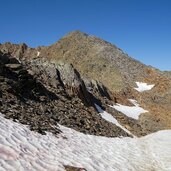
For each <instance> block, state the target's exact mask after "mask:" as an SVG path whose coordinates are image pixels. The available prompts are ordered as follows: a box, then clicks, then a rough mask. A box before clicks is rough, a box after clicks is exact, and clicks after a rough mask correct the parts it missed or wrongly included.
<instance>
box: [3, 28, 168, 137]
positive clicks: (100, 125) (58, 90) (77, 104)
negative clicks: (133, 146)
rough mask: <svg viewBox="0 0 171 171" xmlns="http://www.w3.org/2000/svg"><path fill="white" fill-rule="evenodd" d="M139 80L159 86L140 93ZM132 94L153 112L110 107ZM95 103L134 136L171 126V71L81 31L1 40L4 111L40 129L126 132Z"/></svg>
mask: <svg viewBox="0 0 171 171" xmlns="http://www.w3.org/2000/svg"><path fill="white" fill-rule="evenodd" d="M137 81H138V82H144V83H147V84H154V85H155V86H154V88H152V89H151V90H149V91H144V92H138V91H136V90H135V87H136V84H135V82H137ZM129 99H135V100H137V101H138V103H139V104H140V105H141V106H142V107H143V108H144V109H146V110H148V111H149V112H148V113H144V114H141V115H140V117H139V119H138V120H134V119H131V118H129V117H127V116H126V115H123V114H122V113H120V112H117V111H116V110H115V109H111V108H109V106H108V105H113V104H116V103H119V104H122V105H127V106H132V105H133V104H132V103H131V102H130V101H129ZM94 103H97V104H98V105H99V106H101V107H102V108H104V109H105V110H107V111H108V112H110V113H111V114H112V115H113V116H114V117H115V118H116V119H117V121H118V122H119V123H120V124H121V125H122V126H124V127H126V128H127V129H129V131H131V132H132V133H134V135H137V136H142V135H146V134H148V133H151V132H155V131H158V130H161V129H169V128H171V105H170V104H171V77H170V72H162V71H159V70H157V69H155V68H152V67H150V66H146V65H144V64H142V63H141V62H139V61H137V60H134V59H133V58H131V57H129V56H128V55H127V54H126V53H124V52H123V51H122V50H121V49H119V48H117V47H116V46H114V45H112V44H110V43H108V42H106V41H103V40H101V39H99V38H97V37H94V36H90V35H87V34H85V33H82V32H80V31H75V32H71V33H69V34H67V35H66V36H64V37H63V38H62V39H60V40H59V41H58V42H57V43H55V44H53V45H51V46H48V47H38V48H29V47H28V46H27V45H26V44H20V45H16V44H11V43H5V44H1V45H0V111H1V112H2V113H4V114H5V116H6V117H7V118H13V119H14V120H19V122H21V123H24V124H28V125H30V128H31V129H32V130H36V131H38V132H41V133H45V131H46V130H48V131H51V132H53V133H54V132H55V133H58V132H59V130H58V128H57V127H54V126H55V125H57V123H59V124H62V125H65V126H68V127H71V128H74V129H76V130H78V131H81V132H84V133H87V134H93V135H102V136H119V135H121V136H128V134H127V133H126V132H124V131H123V130H122V129H121V128H119V127H117V126H116V125H114V124H112V123H110V122H107V121H105V120H104V119H103V118H102V117H101V116H100V115H99V114H98V112H97V111H96V108H95V106H94ZM109 128H110V129H109Z"/></svg>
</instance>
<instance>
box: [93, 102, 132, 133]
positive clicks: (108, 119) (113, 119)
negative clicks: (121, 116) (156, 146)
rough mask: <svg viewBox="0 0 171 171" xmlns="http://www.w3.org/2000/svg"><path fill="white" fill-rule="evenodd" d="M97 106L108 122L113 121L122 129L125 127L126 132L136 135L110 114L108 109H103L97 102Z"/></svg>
mask: <svg viewBox="0 0 171 171" xmlns="http://www.w3.org/2000/svg"><path fill="white" fill-rule="evenodd" d="M95 106H96V109H97V111H98V112H99V113H100V115H101V117H102V118H103V119H105V120H106V121H108V122H111V123H113V124H115V125H116V126H118V127H120V128H121V129H123V130H124V131H125V132H126V133H128V134H130V135H132V136H134V135H133V134H132V133H131V132H130V131H129V130H128V129H126V128H125V127H123V126H122V125H121V124H120V123H119V122H118V121H117V120H116V119H115V118H114V117H113V116H112V115H111V114H109V113H107V112H106V111H104V110H103V109H101V107H100V106H98V105H97V104H95Z"/></svg>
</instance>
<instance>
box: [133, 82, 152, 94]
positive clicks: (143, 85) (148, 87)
mask: <svg viewBox="0 0 171 171" xmlns="http://www.w3.org/2000/svg"><path fill="white" fill-rule="evenodd" d="M135 83H136V84H137V88H134V89H135V90H137V91H139V92H143V91H147V90H151V89H152V88H153V87H154V86H155V85H154V84H151V85H148V84H147V83H142V82H135Z"/></svg>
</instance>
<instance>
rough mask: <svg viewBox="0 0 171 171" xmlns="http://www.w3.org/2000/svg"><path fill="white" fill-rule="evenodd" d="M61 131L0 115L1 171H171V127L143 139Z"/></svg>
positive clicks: (65, 129)
mask: <svg viewBox="0 0 171 171" xmlns="http://www.w3.org/2000/svg"><path fill="white" fill-rule="evenodd" d="M60 129H61V130H62V132H63V133H62V134H60V135H58V137H55V136H54V135H52V134H51V133H47V135H41V134H38V133H36V132H31V131H30V130H29V129H28V127H27V126H24V125H21V124H19V123H15V122H13V121H11V120H7V119H5V118H4V117H3V115H2V114H0V170H1V171H7V170H8V171H63V170H64V167H63V165H72V166H78V167H84V168H86V169H87V170H88V171H104V170H105V171H152V170H153V171H154V170H155V171H170V170H171V130H165V131H160V132H157V133H154V134H151V135H148V136H145V137H142V138H128V137H127V138H106V137H97V136H92V135H85V134H82V133H79V132H77V131H74V130H72V129H69V128H66V127H63V126H60Z"/></svg>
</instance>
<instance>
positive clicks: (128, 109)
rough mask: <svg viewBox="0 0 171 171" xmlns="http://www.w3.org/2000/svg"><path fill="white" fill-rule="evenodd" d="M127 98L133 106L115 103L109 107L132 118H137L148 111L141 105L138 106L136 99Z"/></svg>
mask: <svg viewBox="0 0 171 171" xmlns="http://www.w3.org/2000/svg"><path fill="white" fill-rule="evenodd" d="M129 100H130V101H131V102H132V103H133V104H134V106H125V105H121V104H118V103H117V104H116V105H113V106H110V107H113V108H114V109H116V110H117V111H119V112H122V113H123V114H125V115H127V116H128V117H131V118H133V119H138V118H139V115H140V114H142V113H146V112H148V110H144V109H143V108H142V107H140V106H139V104H138V103H137V101H136V100H133V99H129Z"/></svg>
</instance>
